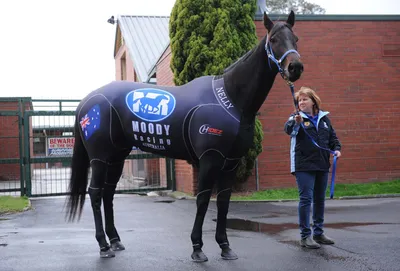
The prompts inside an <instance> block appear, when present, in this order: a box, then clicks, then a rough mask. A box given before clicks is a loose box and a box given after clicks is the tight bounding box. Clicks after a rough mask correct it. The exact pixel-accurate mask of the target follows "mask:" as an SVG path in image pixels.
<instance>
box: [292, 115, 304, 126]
mask: <svg viewBox="0 0 400 271" xmlns="http://www.w3.org/2000/svg"><path fill="white" fill-rule="evenodd" d="M294 120H295V121H296V123H297V124H300V123H301V122H302V121H303V117H302V116H300V115H296V116H294Z"/></svg>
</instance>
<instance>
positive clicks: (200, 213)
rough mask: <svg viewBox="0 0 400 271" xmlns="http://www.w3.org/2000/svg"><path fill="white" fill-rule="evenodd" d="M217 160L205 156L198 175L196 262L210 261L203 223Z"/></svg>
mask: <svg viewBox="0 0 400 271" xmlns="http://www.w3.org/2000/svg"><path fill="white" fill-rule="evenodd" d="M215 162H216V161H215V159H214V158H213V157H212V155H207V154H205V155H204V156H203V158H202V159H201V160H200V167H199V175H198V189H197V190H198V193H197V196H196V205H197V212H196V218H195V221H194V225H193V230H192V234H191V236H190V237H191V240H192V245H193V253H192V259H193V261H195V262H205V261H207V260H208V258H207V256H206V255H205V254H204V253H203V251H202V247H203V239H202V235H203V230H202V229H203V223H204V217H205V216H206V213H207V209H208V204H209V202H210V197H211V193H212V188H213V186H214V180H215V178H216V177H217V176H216V174H217V171H216V169H215V164H216V163H215Z"/></svg>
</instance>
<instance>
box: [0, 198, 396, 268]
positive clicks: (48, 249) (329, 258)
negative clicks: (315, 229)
mask: <svg viewBox="0 0 400 271" xmlns="http://www.w3.org/2000/svg"><path fill="white" fill-rule="evenodd" d="M169 199H170V198H165V197H146V196H138V195H117V196H116V199H115V202H114V205H115V213H116V218H115V219H116V226H117V229H118V231H119V233H120V236H121V239H122V242H123V244H124V245H125V246H126V250H125V251H121V252H118V253H117V255H116V257H115V258H112V259H100V258H99V252H98V246H97V242H96V240H95V238H94V223H93V217H92V213H91V208H90V202H89V201H87V202H86V204H85V208H84V213H83V216H82V219H81V221H80V222H79V223H72V224H69V223H66V222H65V221H64V213H63V206H64V200H65V198H64V197H57V198H41V199H33V200H32V207H33V208H32V209H31V210H29V211H26V212H24V213H21V214H13V215H3V216H0V270H1V271H11V270H18V271H19V270H21V271H27V270H29V271H34V270H40V271H44V270H60V271H61V270H68V271H73V270H118V271H122V270H183V271H187V270H229V271H231V270H232V271H233V270H282V271H283V270H284V271H288V270H324V271H329V270H337V271H342V270H352V271H353V270H390V271H395V270H400V211H399V210H400V198H383V199H364V200H333V201H332V200H330V201H327V213H326V228H325V230H326V233H327V235H329V236H330V237H332V238H334V239H335V240H336V244H335V245H334V246H323V247H322V248H321V249H318V250H307V249H304V248H301V247H300V246H299V245H298V238H299V232H298V229H297V224H296V222H297V202H279V203H235V202H232V203H231V206H230V211H229V215H228V216H229V218H230V219H231V220H230V221H229V223H228V225H229V227H230V229H229V230H228V237H229V241H230V243H231V247H232V249H233V250H234V251H235V252H236V253H237V254H238V256H239V259H238V260H235V261H225V260H222V259H221V258H220V249H219V248H218V245H217V244H216V242H215V240H214V234H215V226H216V224H215V222H214V221H213V219H215V218H216V207H215V203H214V202H211V203H210V207H209V210H208V212H207V216H206V219H205V222H204V227H203V241H204V247H203V251H204V252H205V254H206V255H207V256H208V258H209V261H208V262H205V263H193V262H192V261H191V259H190V254H191V251H192V248H191V242H190V232H191V229H192V225H193V221H194V215H195V201H193V200H172V201H169ZM165 201H166V202H165Z"/></svg>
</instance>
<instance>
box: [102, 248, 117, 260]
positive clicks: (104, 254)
mask: <svg viewBox="0 0 400 271" xmlns="http://www.w3.org/2000/svg"><path fill="white" fill-rule="evenodd" d="M113 257H115V252H114V251H112V250H111V249H110V248H109V249H107V250H105V251H102V250H100V258H113Z"/></svg>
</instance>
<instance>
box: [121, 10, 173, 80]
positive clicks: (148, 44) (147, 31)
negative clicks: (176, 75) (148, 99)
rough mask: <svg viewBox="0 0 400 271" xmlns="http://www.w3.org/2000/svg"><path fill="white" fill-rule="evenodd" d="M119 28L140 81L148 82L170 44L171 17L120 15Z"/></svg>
mask: <svg viewBox="0 0 400 271" xmlns="http://www.w3.org/2000/svg"><path fill="white" fill-rule="evenodd" d="M118 26H119V27H120V29H121V33H122V37H123V38H124V41H125V45H126V47H127V48H128V51H129V55H130V57H131V59H132V61H133V65H134V67H135V71H136V74H137V75H138V77H139V80H140V81H141V82H147V81H148V80H149V78H150V76H151V72H152V70H153V68H154V66H155V64H156V62H157V60H158V59H159V58H160V56H161V54H162V53H163V52H164V50H165V48H166V47H167V46H168V44H169V42H170V40H169V16H132V15H120V16H118Z"/></svg>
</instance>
